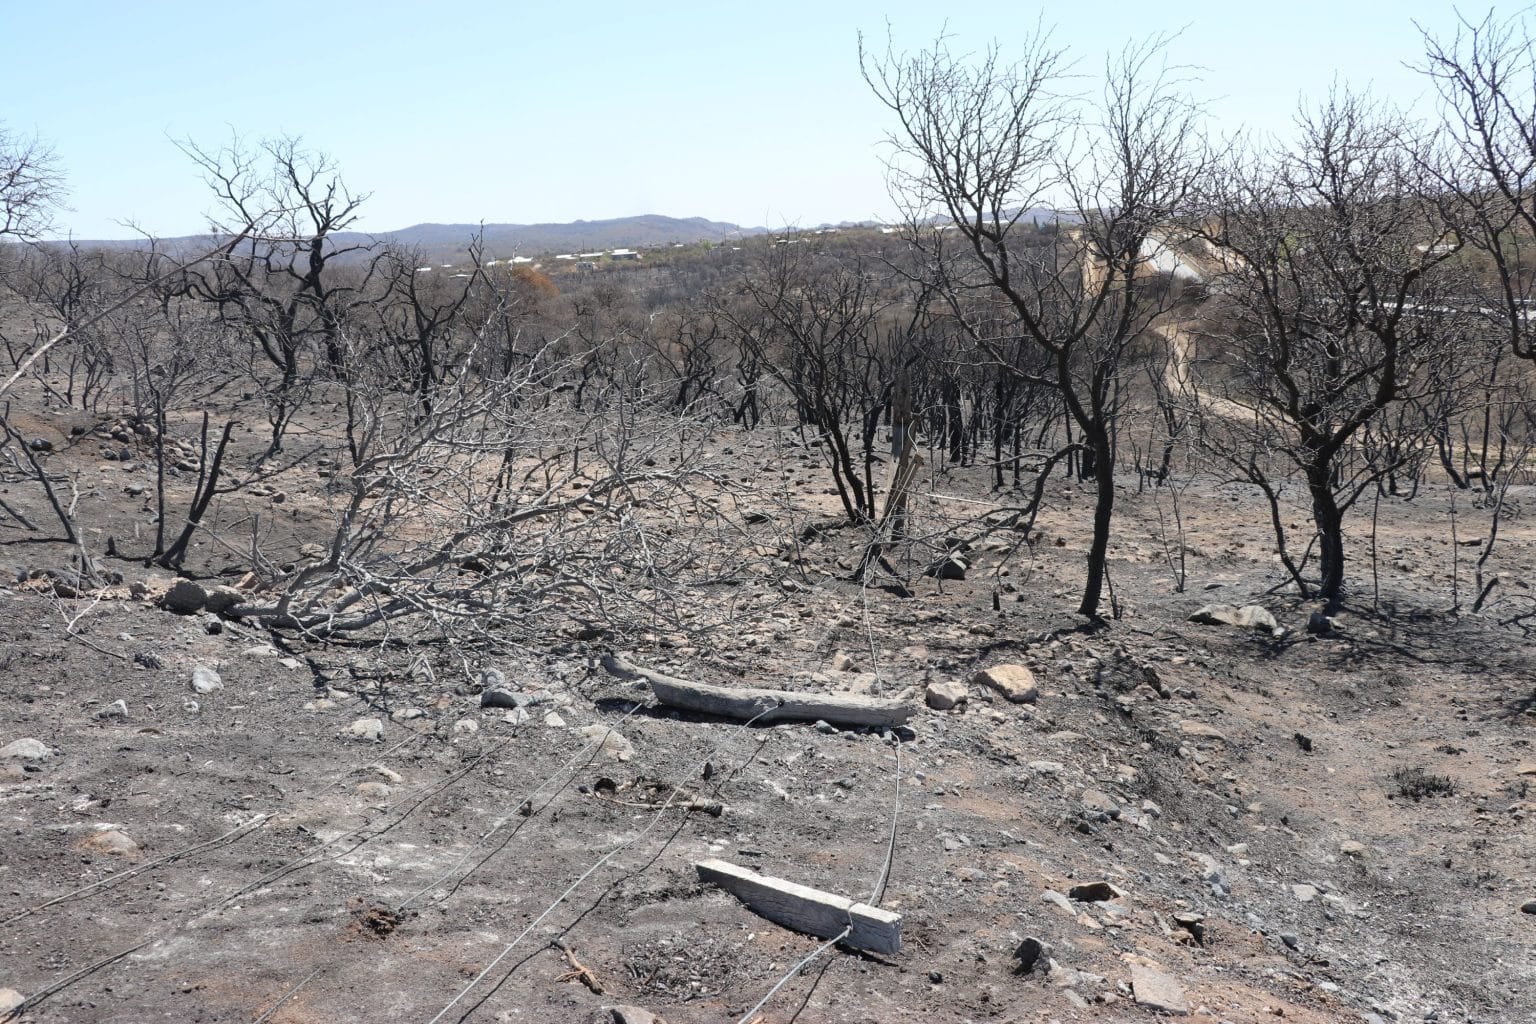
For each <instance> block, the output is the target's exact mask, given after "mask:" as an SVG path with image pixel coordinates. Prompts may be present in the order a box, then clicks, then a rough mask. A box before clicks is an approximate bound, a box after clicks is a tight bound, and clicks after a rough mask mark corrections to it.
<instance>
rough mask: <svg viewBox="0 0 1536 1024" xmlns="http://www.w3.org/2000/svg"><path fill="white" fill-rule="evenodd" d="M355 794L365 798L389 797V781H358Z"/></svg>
mask: <svg viewBox="0 0 1536 1024" xmlns="http://www.w3.org/2000/svg"><path fill="white" fill-rule="evenodd" d="M357 795H358V796H360V797H362V798H363V799H365V800H384V799H387V798H388V797H389V783H387V782H359V783H358V784H357Z"/></svg>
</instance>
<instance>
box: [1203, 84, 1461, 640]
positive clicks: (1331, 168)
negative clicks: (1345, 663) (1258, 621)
mask: <svg viewBox="0 0 1536 1024" xmlns="http://www.w3.org/2000/svg"><path fill="white" fill-rule="evenodd" d="M1430 147H1431V143H1430V142H1429V141H1427V140H1426V139H1425V138H1424V137H1423V133H1422V132H1421V131H1419V130H1418V129H1417V128H1416V126H1414V125H1413V124H1411V123H1410V122H1408V121H1406V120H1405V119H1403V118H1401V117H1400V116H1397V115H1395V114H1392V113H1391V112H1388V111H1383V110H1381V109H1378V108H1375V107H1373V106H1372V105H1370V104H1369V103H1367V102H1366V101H1364V100H1362V99H1360V98H1359V97H1356V96H1353V95H1351V94H1348V93H1339V94H1336V95H1334V96H1332V97H1330V99H1329V100H1328V101H1327V102H1326V103H1324V104H1323V105H1322V106H1321V108H1320V109H1318V110H1317V111H1316V112H1315V113H1311V114H1308V115H1305V116H1303V117H1302V118H1301V120H1300V123H1299V137H1298V139H1297V140H1296V142H1295V143H1294V144H1293V145H1290V146H1285V147H1279V148H1276V149H1273V150H1271V151H1269V152H1264V153H1261V154H1259V155H1258V156H1256V157H1246V156H1241V155H1240V156H1238V157H1236V158H1234V160H1233V161H1232V163H1231V164H1230V165H1229V166H1228V167H1227V169H1226V170H1225V172H1224V173H1223V174H1222V175H1221V176H1219V177H1218V178H1217V179H1216V184H1215V185H1214V186H1213V192H1212V198H1213V201H1212V203H1211V206H1210V208H1209V209H1208V210H1207V211H1206V213H1207V218H1206V220H1205V221H1204V223H1203V225H1202V227H1201V229H1200V230H1201V232H1202V234H1203V235H1204V237H1205V238H1206V239H1207V240H1208V241H1209V242H1210V244H1211V245H1212V246H1214V247H1215V252H1216V254H1217V260H1218V262H1219V264H1220V266H1221V271H1220V272H1219V274H1218V275H1217V276H1216V279H1215V280H1214V281H1213V283H1212V291H1213V292H1214V293H1215V294H1216V295H1217V297H1218V298H1217V300H1216V301H1217V302H1218V303H1219V310H1220V312H1221V313H1224V314H1225V319H1222V318H1221V317H1220V316H1218V315H1217V314H1216V313H1212V314H1211V315H1210V316H1209V317H1208V319H1207V325H1206V328H1205V330H1206V331H1207V332H1208V333H1207V337H1206V338H1205V339H1203V341H1204V343H1205V344H1206V346H1207V347H1208V348H1210V349H1211V350H1213V352H1214V353H1217V354H1216V355H1215V356H1214V357H1213V358H1212V359H1211V360H1209V361H1208V362H1207V363H1206V364H1205V373H1204V376H1203V378H1202V379H1198V380H1197V381H1195V382H1193V383H1192V384H1191V386H1192V388H1193V390H1194V394H1195V397H1196V400H1197V402H1198V404H1199V406H1200V409H1201V411H1202V413H1203V414H1204V417H1205V422H1206V436H1207V438H1210V439H1214V440H1215V441H1216V442H1217V443H1218V445H1219V447H1220V450H1222V451H1223V452H1224V453H1225V454H1226V455H1227V456H1228V457H1229V458H1230V459H1232V461H1233V462H1234V463H1236V464H1237V465H1238V467H1239V468H1240V471H1241V472H1242V474H1243V475H1244V476H1245V477H1246V478H1247V479H1248V480H1249V481H1250V482H1252V483H1254V484H1256V485H1258V486H1259V487H1260V488H1261V489H1262V490H1263V491H1264V493H1265V494H1266V495H1267V496H1268V499H1269V501H1270V504H1271V512H1272V516H1271V518H1272V521H1273V525H1274V528H1275V531H1276V541H1277V545H1278V547H1279V551H1280V557H1281V559H1282V561H1283V563H1284V564H1285V566H1286V568H1287V570H1288V571H1289V573H1290V574H1291V576H1292V578H1293V579H1294V581H1295V582H1296V584H1297V586H1298V587H1299V588H1300V589H1301V591H1302V593H1303V595H1304V596H1314V595H1315V596H1317V597H1320V598H1321V599H1323V600H1324V601H1325V602H1327V605H1328V607H1329V609H1331V610H1332V609H1336V608H1337V607H1338V606H1339V603H1340V601H1341V600H1342V598H1343V593H1344V585H1345V580H1346V573H1345V541H1344V517H1345V515H1346V513H1347V512H1348V511H1349V509H1350V508H1351V507H1352V506H1353V505H1354V503H1355V502H1356V501H1357V500H1358V499H1359V497H1360V496H1361V494H1362V493H1364V492H1365V490H1366V489H1367V488H1368V487H1369V486H1371V485H1372V484H1373V483H1374V482H1375V481H1376V480H1377V479H1378V478H1379V477H1380V476H1381V475H1382V474H1383V473H1386V472H1388V471H1390V469H1391V468H1392V467H1393V466H1394V465H1400V463H1398V462H1395V461H1394V460H1393V459H1388V460H1387V461H1385V462H1383V461H1381V460H1379V459H1378V460H1373V459H1370V458H1367V457H1364V456H1365V455H1366V454H1368V453H1366V452H1364V451H1361V450H1357V449H1358V448H1359V446H1360V445H1361V444H1362V443H1363V442H1364V441H1365V440H1366V438H1365V430H1366V428H1367V427H1368V426H1372V427H1375V428H1377V429H1378V430H1382V429H1385V428H1386V427H1387V425H1388V424H1387V423H1386V421H1385V418H1384V417H1383V415H1382V414H1383V412H1384V410H1387V409H1389V408H1391V407H1394V406H1395V405H1397V404H1399V403H1405V402H1410V401H1412V400H1414V399H1415V398H1417V397H1420V396H1422V395H1423V394H1424V393H1425V392H1426V391H1427V390H1429V389H1432V388H1434V387H1436V386H1437V382H1436V377H1435V375H1434V374H1433V373H1432V372H1431V370H1432V368H1433V366H1434V363H1435V361H1436V360H1438V359H1440V358H1441V357H1442V356H1443V354H1444V353H1445V352H1446V350H1447V347H1448V346H1449V345H1450V344H1451V343H1452V342H1453V341H1454V340H1455V338H1456V336H1457V334H1458V333H1459V332H1460V330H1461V328H1462V322H1463V321H1462V318H1461V314H1460V313H1459V312H1458V308H1457V305H1456V296H1457V295H1458V294H1459V291H1460V286H1461V284H1462V283H1463V282H1462V281H1461V280H1460V279H1459V278H1458V276H1457V275H1455V274H1454V273H1453V272H1452V271H1453V270H1454V269H1455V267H1456V264H1455V263H1454V262H1453V260H1454V258H1455V256H1456V255H1457V253H1458V251H1459V249H1460V248H1461V246H1460V243H1459V242H1458V240H1457V237H1456V234H1455V232H1454V231H1453V230H1451V229H1450V228H1449V227H1448V225H1447V224H1446V221H1445V216H1444V208H1443V204H1442V202H1441V201H1440V200H1441V196H1440V194H1439V192H1438V190H1437V188H1436V186H1435V182H1434V180H1433V179H1432V177H1431V176H1430V175H1429V174H1427V173H1426V171H1425V166H1426V164H1425V159H1424V158H1425V154H1426V153H1427V152H1428V150H1429V148H1430ZM1223 363H1224V364H1225V365H1224V367H1223V366H1222V365H1221V364H1223ZM1405 450H1406V449H1401V448H1400V449H1399V455H1400V454H1401V452H1402V451H1405ZM1271 459H1278V466H1279V470H1278V472H1277V470H1276V468H1275V466H1274V465H1273V464H1272V463H1271V461H1270V460H1271ZM1290 472H1296V473H1299V474H1300V475H1301V477H1302V479H1303V481H1304V485H1305V488H1306V494H1307V503H1308V505H1309V506H1310V510H1311V515H1312V520H1313V526H1314V529H1315V539H1316V543H1317V549H1318V554H1319V560H1320V567H1319V569H1320V578H1319V579H1318V581H1317V582H1316V584H1315V586H1314V585H1313V584H1312V583H1311V582H1310V581H1308V580H1307V579H1305V578H1304V576H1303V565H1304V561H1305V559H1298V558H1297V557H1296V556H1295V555H1294V553H1293V552H1292V551H1291V550H1290V549H1289V548H1288V547H1287V545H1286V539H1285V531H1284V527H1283V516H1282V514H1281V512H1280V508H1279V504H1278V492H1279V490H1280V489H1281V487H1283V483H1281V482H1280V480H1279V477H1283V475H1285V474H1288V473H1290ZM1309 547H1310V545H1309Z"/></svg>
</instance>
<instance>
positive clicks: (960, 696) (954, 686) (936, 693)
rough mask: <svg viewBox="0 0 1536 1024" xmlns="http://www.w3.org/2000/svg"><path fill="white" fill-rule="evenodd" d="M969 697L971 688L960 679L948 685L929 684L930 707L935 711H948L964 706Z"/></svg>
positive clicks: (927, 697) (928, 698)
mask: <svg viewBox="0 0 1536 1024" xmlns="http://www.w3.org/2000/svg"><path fill="white" fill-rule="evenodd" d="M969 696H970V689H969V687H967V686H966V685H965V684H964V683H962V682H960V681H959V680H958V679H957V680H952V681H950V682H947V683H929V684H928V689H927V693H926V699H927V701H928V706H929V707H930V708H933V710H935V711H948V710H949V709H950V708H953V707H955V706H957V705H960V704H964V703H965V702H966V699H967V698H968V697H969Z"/></svg>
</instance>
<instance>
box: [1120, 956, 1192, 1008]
mask: <svg viewBox="0 0 1536 1024" xmlns="http://www.w3.org/2000/svg"><path fill="white" fill-rule="evenodd" d="M1131 992H1132V994H1133V995H1134V996H1135V997H1136V1002H1137V1003H1139V1004H1140V1005H1142V1006H1145V1007H1148V1008H1149V1009H1153V1010H1160V1011H1162V1012H1163V1013H1169V1014H1173V1015H1175V1016H1179V1017H1183V1016H1187V1015H1188V1014H1189V1000H1188V999H1187V998H1185V996H1184V986H1182V985H1180V984H1179V983H1178V982H1177V981H1175V980H1174V979H1173V978H1171V977H1169V976H1168V975H1166V974H1164V973H1163V972H1162V971H1158V970H1154V969H1153V968H1151V967H1143V966H1142V965H1140V964H1132V965H1131Z"/></svg>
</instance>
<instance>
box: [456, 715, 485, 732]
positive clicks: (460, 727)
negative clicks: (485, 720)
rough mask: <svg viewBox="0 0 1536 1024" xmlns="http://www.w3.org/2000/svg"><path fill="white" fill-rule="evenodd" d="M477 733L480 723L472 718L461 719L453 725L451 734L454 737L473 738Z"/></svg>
mask: <svg viewBox="0 0 1536 1024" xmlns="http://www.w3.org/2000/svg"><path fill="white" fill-rule="evenodd" d="M479 731H480V723H479V722H477V721H475V720H474V719H473V718H461V719H459V720H458V721H457V722H454V723H453V734H454V735H455V736H473V735H474V734H475V733H477V732H479Z"/></svg>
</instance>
